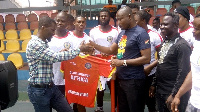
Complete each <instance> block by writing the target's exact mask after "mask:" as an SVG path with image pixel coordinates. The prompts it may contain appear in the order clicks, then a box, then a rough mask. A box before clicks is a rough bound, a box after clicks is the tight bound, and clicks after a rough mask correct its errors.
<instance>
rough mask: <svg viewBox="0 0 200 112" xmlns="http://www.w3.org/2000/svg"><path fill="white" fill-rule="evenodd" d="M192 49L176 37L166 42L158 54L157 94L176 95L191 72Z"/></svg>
mask: <svg viewBox="0 0 200 112" xmlns="http://www.w3.org/2000/svg"><path fill="white" fill-rule="evenodd" d="M190 54H191V48H190V46H189V44H188V43H187V41H186V40H185V39H183V38H182V37H180V34H177V35H175V36H174V37H173V38H171V39H167V38H166V40H164V42H163V43H162V44H161V47H160V50H159V54H158V65H157V71H156V81H157V92H158V93H159V94H172V95H175V94H176V93H177V92H178V90H179V88H180V86H181V85H182V83H183V82H184V80H185V77H186V76H187V74H188V73H189V71H190Z"/></svg>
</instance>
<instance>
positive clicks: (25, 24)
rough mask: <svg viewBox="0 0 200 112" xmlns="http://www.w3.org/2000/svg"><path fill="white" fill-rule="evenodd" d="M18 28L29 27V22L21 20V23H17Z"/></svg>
mask: <svg viewBox="0 0 200 112" xmlns="http://www.w3.org/2000/svg"><path fill="white" fill-rule="evenodd" d="M17 29H18V30H22V29H28V24H27V22H19V23H18V24H17Z"/></svg>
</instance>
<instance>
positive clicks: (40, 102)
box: [28, 85, 73, 112]
mask: <svg viewBox="0 0 200 112" xmlns="http://www.w3.org/2000/svg"><path fill="white" fill-rule="evenodd" d="M28 96H29V99H30V101H31V103H32V104H33V106H34V109H35V112H50V110H51V109H50V108H51V107H52V108H53V109H55V110H56V111H57V112H73V110H72V108H71V107H70V105H69V103H68V102H67V100H66V98H65V96H64V95H63V94H62V93H61V92H60V90H59V89H58V88H57V87H56V86H55V85H54V86H53V87H51V88H35V87H30V86H28Z"/></svg>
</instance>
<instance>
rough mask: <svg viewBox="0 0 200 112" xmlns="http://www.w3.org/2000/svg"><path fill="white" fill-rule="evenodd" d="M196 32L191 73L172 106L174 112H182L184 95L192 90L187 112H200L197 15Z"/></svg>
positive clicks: (199, 21)
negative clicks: (180, 106)
mask: <svg viewBox="0 0 200 112" xmlns="http://www.w3.org/2000/svg"><path fill="white" fill-rule="evenodd" d="M193 26H194V31H193V35H194V37H195V39H196V41H195V43H194V49H193V51H192V54H191V56H190V64H191V71H190V72H189V74H188V75H187V77H186V79H185V81H184V83H183V84H182V86H181V88H180V89H179V91H178V93H177V94H176V96H175V97H174V100H173V101H172V104H171V109H172V111H173V112H178V111H180V110H179V109H178V105H179V104H180V101H181V99H182V98H183V95H184V94H185V93H186V92H187V91H189V90H190V89H192V90H191V96H190V101H189V102H188V106H187V112H199V111H200V103H199V102H200V95H199V93H200V91H199V90H200V86H199V79H200V74H199V73H200V66H199V65H200V52H199V47H200V46H199V45H200V15H197V16H196V17H195V18H194V22H193Z"/></svg>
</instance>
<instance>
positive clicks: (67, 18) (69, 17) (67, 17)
mask: <svg viewBox="0 0 200 112" xmlns="http://www.w3.org/2000/svg"><path fill="white" fill-rule="evenodd" d="M60 13H62V14H64V16H65V17H66V20H67V21H68V22H74V17H73V16H72V15H71V14H67V12H65V11H64V10H62V11H61V12H59V13H58V14H60Z"/></svg>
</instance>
